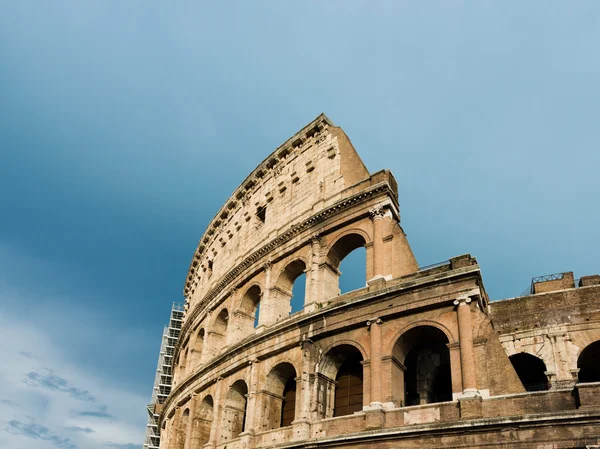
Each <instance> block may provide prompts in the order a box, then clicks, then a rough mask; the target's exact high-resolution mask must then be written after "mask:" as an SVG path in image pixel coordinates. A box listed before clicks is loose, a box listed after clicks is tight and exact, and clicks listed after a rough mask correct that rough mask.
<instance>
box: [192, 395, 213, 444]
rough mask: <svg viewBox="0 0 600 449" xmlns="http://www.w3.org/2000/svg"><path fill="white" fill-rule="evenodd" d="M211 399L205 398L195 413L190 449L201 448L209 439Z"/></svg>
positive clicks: (211, 416)
mask: <svg viewBox="0 0 600 449" xmlns="http://www.w3.org/2000/svg"><path fill="white" fill-rule="evenodd" d="M213 408H214V404H213V398H212V396H211V395H208V396H206V397H205V398H204V399H203V400H202V402H201V403H200V406H199V407H198V408H197V411H196V418H195V419H194V426H193V430H192V449H196V448H201V447H202V446H204V445H205V444H206V443H208V440H209V439H210V428H211V426H212V421H213Z"/></svg>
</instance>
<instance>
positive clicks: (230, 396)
mask: <svg viewBox="0 0 600 449" xmlns="http://www.w3.org/2000/svg"><path fill="white" fill-rule="evenodd" d="M247 396H248V386H247V385H246V382H244V381H243V380H237V381H235V382H234V384H233V385H232V386H231V387H230V388H229V391H228V392H227V396H226V397H225V402H224V404H223V419H222V421H221V441H222V442H223V441H228V440H232V439H233V438H237V437H238V436H239V435H240V433H242V432H243V431H244V430H245V425H246V405H247V401H246V399H247Z"/></svg>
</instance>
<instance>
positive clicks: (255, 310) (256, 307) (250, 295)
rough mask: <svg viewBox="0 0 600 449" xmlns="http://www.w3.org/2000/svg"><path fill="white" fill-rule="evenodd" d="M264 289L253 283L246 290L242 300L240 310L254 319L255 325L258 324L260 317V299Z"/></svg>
mask: <svg viewBox="0 0 600 449" xmlns="http://www.w3.org/2000/svg"><path fill="white" fill-rule="evenodd" d="M261 297H262V290H261V289H260V286H259V285H258V284H253V285H252V286H250V287H249V288H248V289H246V291H245V292H244V294H243V296H242V300H241V302H240V310H241V311H242V312H244V314H246V315H248V316H249V317H251V318H252V320H253V325H254V327H256V326H258V323H259V319H260V299H261Z"/></svg>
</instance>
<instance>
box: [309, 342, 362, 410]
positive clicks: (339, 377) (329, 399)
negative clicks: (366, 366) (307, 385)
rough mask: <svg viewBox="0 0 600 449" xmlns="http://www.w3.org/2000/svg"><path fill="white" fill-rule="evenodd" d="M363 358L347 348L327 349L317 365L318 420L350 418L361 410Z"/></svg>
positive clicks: (344, 345) (353, 346)
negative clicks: (320, 418)
mask: <svg viewBox="0 0 600 449" xmlns="http://www.w3.org/2000/svg"><path fill="white" fill-rule="evenodd" d="M363 360H364V358H363V354H362V352H361V351H360V350H359V349H358V348H357V347H356V346H355V345H350V344H338V345H336V346H334V347H333V348H331V349H330V350H329V351H327V353H326V354H325V356H323V357H322V358H321V361H320V363H319V373H320V374H322V376H319V377H317V378H316V382H317V383H319V386H318V391H320V392H321V393H320V394H319V397H318V398H317V411H318V414H319V415H320V417H322V418H323V417H325V418H330V417H335V416H345V415H350V414H352V413H354V412H357V411H360V410H362V407H363V366H362V362H363Z"/></svg>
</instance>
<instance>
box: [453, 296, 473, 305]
mask: <svg viewBox="0 0 600 449" xmlns="http://www.w3.org/2000/svg"><path fill="white" fill-rule="evenodd" d="M470 303H471V298H470V297H469V296H467V295H462V296H459V297H458V298H456V299H455V300H454V305H455V306H468V305H469V304H470Z"/></svg>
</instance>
